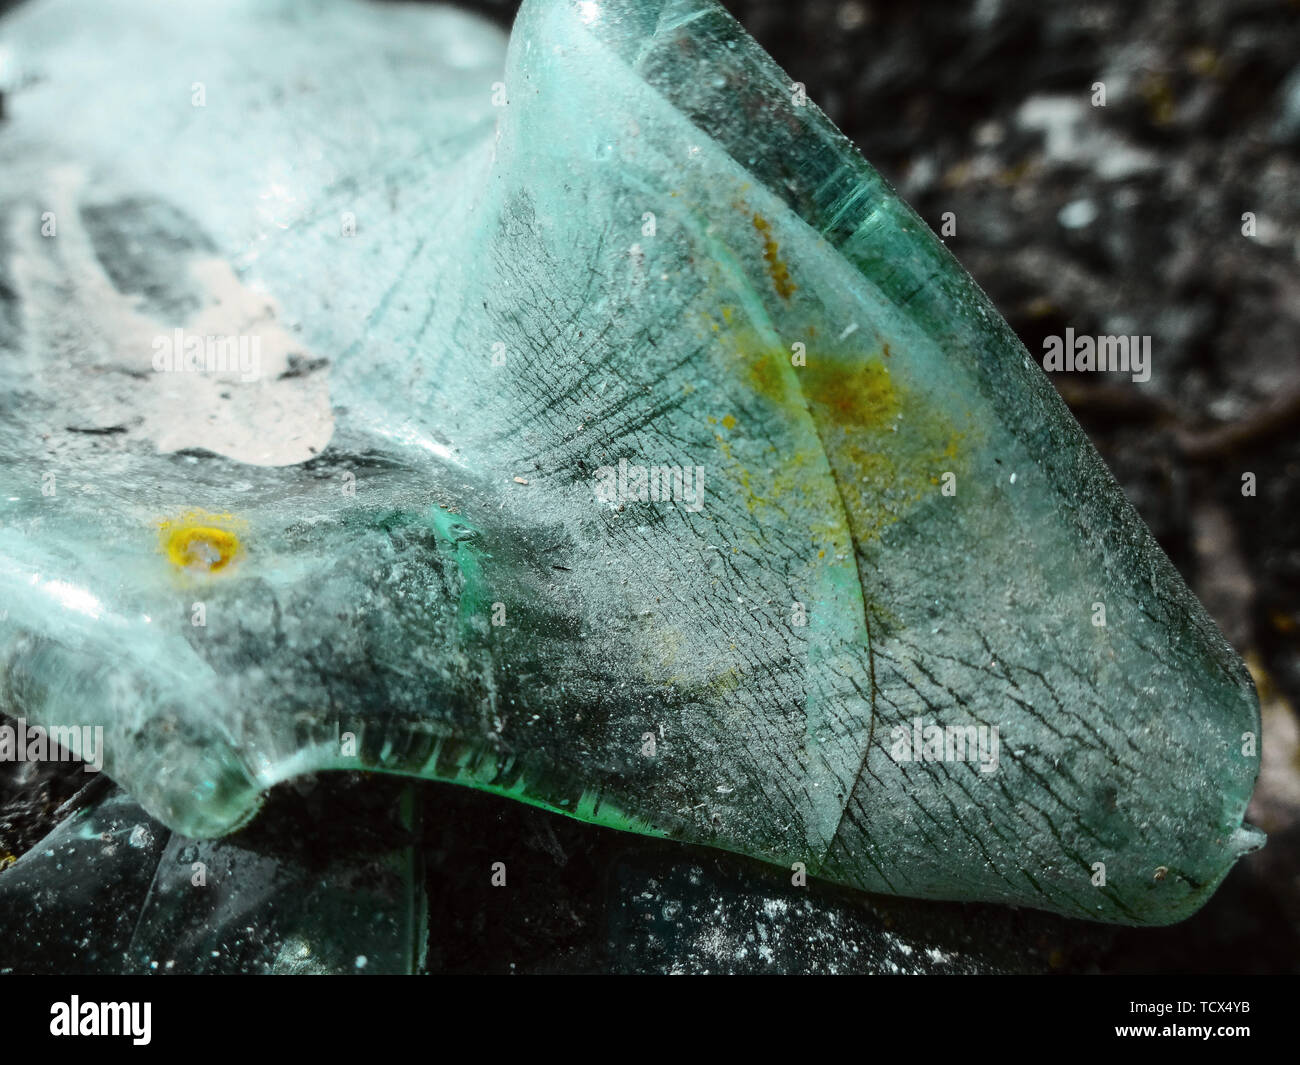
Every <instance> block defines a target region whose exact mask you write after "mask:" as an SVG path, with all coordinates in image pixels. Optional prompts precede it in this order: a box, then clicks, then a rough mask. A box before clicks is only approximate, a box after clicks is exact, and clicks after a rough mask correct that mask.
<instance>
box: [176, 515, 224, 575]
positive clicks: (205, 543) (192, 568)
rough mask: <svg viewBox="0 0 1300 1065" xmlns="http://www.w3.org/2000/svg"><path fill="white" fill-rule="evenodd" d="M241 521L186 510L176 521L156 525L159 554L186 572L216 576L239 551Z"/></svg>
mask: <svg viewBox="0 0 1300 1065" xmlns="http://www.w3.org/2000/svg"><path fill="white" fill-rule="evenodd" d="M243 527H244V522H242V521H240V520H239V519H237V518H235V517H234V516H233V515H230V514H211V513H208V512H207V511H204V510H189V511H186V512H185V513H184V514H182V515H181V516H180V517H179V518H169V519H166V520H164V521H160V522H159V523H158V529H159V534H160V535H159V542H160V546H161V548H162V551H163V554H165V555H166V556H167V558H168V559H170V560H171V563H172V565H174V566H176V567H177V568H178V569H183V570H185V571H187V572H189V573H197V574H208V573H219V572H221V571H222V570H224V569H226V568H227V567H228V566H229V565H230V564H231V563H232V562H234V561H235V559H236V558H238V557H239V555H240V553H241V551H242V550H243V547H242V544H241V543H240V539H239V532H240V530H241V529H242V528H243Z"/></svg>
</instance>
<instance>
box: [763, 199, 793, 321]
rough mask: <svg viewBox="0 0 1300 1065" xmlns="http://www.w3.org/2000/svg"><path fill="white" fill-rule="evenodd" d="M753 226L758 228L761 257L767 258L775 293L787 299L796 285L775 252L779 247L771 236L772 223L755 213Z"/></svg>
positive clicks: (768, 270) (787, 268)
mask: <svg viewBox="0 0 1300 1065" xmlns="http://www.w3.org/2000/svg"><path fill="white" fill-rule="evenodd" d="M754 228H755V229H756V230H758V235H759V236H760V237H762V238H763V258H764V259H766V260H767V272H768V274H770V275H771V278H772V284H773V285H774V286H775V287H776V294H777V295H778V296H780V297H781V298H782V299H783V300H788V299H789V298H790V297H791V296H792V295H794V290H795V287H796V286H795V283H794V282H793V281H791V280H790V269H789V267H787V266H786V265H785V263H784V262H783V261H782V260H781V257H780V256H779V255H778V254H777V253H778V252H779V251H780V248H779V247H778V245H777V243H776V241H775V240H774V239H773V238H772V224H771V223H770V222H769V221H768V220H767V219H766V218H764V217H763V216H762V215H761V214H756V215H754Z"/></svg>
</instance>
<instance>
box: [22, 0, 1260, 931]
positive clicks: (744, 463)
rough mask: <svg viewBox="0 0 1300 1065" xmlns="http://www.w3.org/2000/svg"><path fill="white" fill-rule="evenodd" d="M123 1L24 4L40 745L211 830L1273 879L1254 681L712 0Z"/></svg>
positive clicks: (1076, 439)
mask: <svg viewBox="0 0 1300 1065" xmlns="http://www.w3.org/2000/svg"><path fill="white" fill-rule="evenodd" d="M142 8H143V5H141V4H140V3H138V2H135V0H132V2H127V0H117V2H114V3H101V4H95V5H87V4H82V3H60V2H50V3H45V4H38V5H35V6H33V7H30V8H24V9H20V10H18V11H17V12H14V13H13V14H11V15H9V16H8V17H7V19H6V22H5V29H6V40H7V41H8V44H9V47H10V48H11V50H12V55H13V61H14V68H15V70H16V72H17V74H16V81H15V86H14V88H13V89H12V92H11V98H10V99H9V100H8V101H7V103H8V120H7V122H6V124H5V126H4V127H3V128H2V129H0V167H2V168H3V172H4V174H5V180H4V184H3V186H2V187H0V198H2V199H3V201H4V208H5V209H4V212H3V216H4V218H5V219H6V226H5V228H4V230H3V231H0V280H2V281H3V289H2V291H0V315H2V316H3V319H2V320H3V323H4V327H3V331H2V332H0V453H2V454H3V455H4V456H5V461H4V463H3V464H2V465H0V500H3V502H2V503H0V506H2V507H3V509H2V510H0V608H2V610H3V614H2V615H0V685H2V687H0V708H2V709H3V710H4V711H5V713H7V714H9V715H10V716H11V717H13V718H23V719H25V720H26V721H29V722H33V723H40V724H42V725H44V726H75V727H83V726H92V727H93V726H101V727H102V728H103V730H104V755H105V771H106V772H107V773H108V774H109V775H110V776H111V777H112V778H113V779H114V780H115V781H118V782H119V783H121V784H122V785H123V786H124V787H125V788H126V789H127V791H128V792H129V793H130V795H131V796H132V797H133V798H134V799H135V800H136V801H137V802H138V803H139V804H140V805H141V806H142V807H143V809H144V810H145V811H147V812H148V813H149V814H150V815H152V816H153V817H156V818H157V819H158V820H159V821H161V822H162V823H163V824H165V825H166V826H168V827H169V828H171V829H173V830H175V831H176V832H178V833H182V834H184V835H185V836H188V837H195V838H199V839H203V838H209V837H218V836H222V835H224V834H226V833H229V832H231V831H233V830H235V829H237V828H239V827H241V826H243V825H245V824H246V823H248V821H249V820H250V819H251V818H253V817H254V816H255V815H256V814H257V812H258V809H259V806H260V803H261V801H262V796H263V795H264V793H265V792H266V790H267V789H268V788H270V787H271V786H273V785H275V784H277V783H279V782H283V781H286V780H291V779H293V778H295V777H297V776H300V775H302V774H305V773H310V772H315V771H318V770H323V769H371V770H378V771H384V772H391V773H398V774H408V775H414V776H420V777H427V778H436V779H440V780H447V781H452V782H457V783H461V784H467V785H470V786H473V787H477V788H481V789H484V790H488V791H493V792H497V793H499V794H502V795H505V796H509V797H511V798H515V799H518V800H522V801H526V802H530V803H534V804H537V805H541V806H545V807H546V808H548V809H551V810H554V811H557V812H560V813H565V814H568V815H570V816H575V817H579V818H582V819H584V820H587V821H592V822H595V823H598V824H602V825H607V826H611V827H615V828H621V829H630V830H633V831H637V832H643V833H647V834H652V835H662V836H668V837H671V838H674V839H681V840H686V841H691V842H697V843H703V844H707V845H711V846H715V847H721V848H724V849H728V850H734V851H739V852H742V853H745V854H749V855H752V856H755V857H759V858H762V859H765V860H767V861H770V862H773V863H776V864H779V865H783V866H786V867H787V868H788V867H790V866H791V865H792V864H794V863H803V865H804V867H805V868H806V869H807V871H808V873H809V874H811V875H814V876H821V877H825V878H828V879H831V880H834V881H837V882H839V883H843V884H847V885H850V886H852V887H857V888H862V889H866V890H870V891H877V892H887V893H893V894H899V895H906V896H917V897H924V898H940V899H978V900H987V901H994V902H1008V903H1015V904H1020V905H1026V906H1032V907H1039V908H1044V909H1049V910H1053V911H1056V912H1059V913H1063V914H1067V915H1069V916H1078V917H1088V918H1093V919H1099V920H1106V921H1115V922H1121V923H1132V924H1163V923H1168V922H1171V921H1174V920H1178V919H1180V918H1182V917H1184V916H1186V915H1188V914H1189V913H1191V912H1192V911H1193V910H1195V908H1196V907H1197V906H1199V905H1200V904H1201V903H1202V902H1203V901H1204V900H1205V899H1206V898H1207V897H1208V895H1209V894H1210V892H1212V891H1213V889H1214V887H1215V886H1216V885H1217V884H1218V882H1219V881H1220V880H1221V879H1222V877H1223V876H1224V875H1225V874H1226V872H1227V870H1228V869H1229V868H1230V866H1231V864H1232V862H1233V861H1234V860H1235V858H1236V857H1238V856H1239V855H1240V854H1241V853H1243V852H1244V851H1245V850H1247V849H1249V848H1250V847H1252V846H1254V845H1256V844H1257V842H1258V836H1257V834H1256V833H1254V832H1253V830H1250V829H1248V828H1245V827H1243V826H1242V816H1243V813H1244V810H1245V806H1246V803H1247V800H1248V799H1249V796H1250V792H1251V789H1252V787H1253V783H1254V779H1255V776H1256V772H1257V758H1256V757H1255V755H1254V753H1253V748H1251V747H1249V745H1248V744H1247V743H1246V742H1245V737H1246V736H1247V735H1249V734H1253V735H1255V736H1258V730H1259V718H1258V706H1257V702H1256V698H1255V694H1254V690H1253V687H1252V684H1251V682H1250V679H1249V677H1248V675H1247V673H1246V671H1245V669H1244V667H1243V666H1242V664H1241V662H1240V661H1239V659H1238V658H1237V657H1236V655H1235V653H1234V652H1233V651H1232V650H1231V648H1230V647H1229V646H1228V645H1227V643H1226V642H1225V641H1224V640H1223V638H1222V637H1221V636H1220V634H1219V633H1218V631H1217V630H1216V629H1215V627H1214V625H1213V623H1212V622H1211V621H1210V620H1209V618H1208V617H1207V616H1206V614H1205V612H1204V611H1203V609H1202V608H1201V606H1200V604H1199V603H1197V602H1196V600H1195V598H1194V597H1193V596H1192V595H1191V593H1190V592H1189V591H1188V590H1187V589H1186V587H1185V586H1184V584H1183V582H1182V580H1181V579H1180V578H1179V576H1178V575H1177V573H1176V572H1175V571H1174V569H1173V568H1172V566H1171V565H1170V564H1169V562H1168V560H1167V559H1166V558H1165V557H1164V555H1163V554H1162V553H1161V552H1160V550H1159V548H1158V547H1157V546H1156V544H1155V543H1154V541H1153V540H1152V538H1151V536H1150V534H1149V533H1148V532H1147V530H1146V528H1145V527H1144V526H1143V524H1142V523H1141V521H1140V519H1139V518H1138V517H1137V516H1136V514H1135V513H1134V511H1133V510H1132V508H1131V507H1130V505H1129V504H1128V503H1127V501H1126V500H1125V499H1124V498H1123V495H1122V493H1121V492H1120V490H1119V489H1118V487H1117V486H1116V485H1115V483H1114V481H1113V480H1112V478H1111V477H1110V475H1109V474H1108V473H1107V471H1106V470H1105V468H1104V466H1103V465H1102V463H1101V461H1100V459H1099V458H1098V457H1097V455H1096V453H1095V451H1094V450H1093V448H1092V447H1091V445H1090V444H1089V443H1088V442H1087V440H1086V439H1085V437H1084V435H1083V433H1082V431H1081V430H1080V429H1079V427H1078V426H1077V424H1076V423H1075V422H1074V420H1073V419H1072V418H1071V416H1070V415H1069V413H1068V412H1067V410H1066V409H1065V407H1064V406H1063V404H1062V403H1061V402H1060V400H1059V399H1058V398H1057V397H1056V395H1055V393H1054V392H1053V390H1052V388H1051V386H1050V384H1049V383H1048V381H1047V379H1046V378H1045V376H1044V375H1043V374H1042V372H1041V371H1040V370H1039V368H1038V367H1037V365H1036V364H1035V363H1034V362H1033V360H1032V359H1031V358H1030V357H1029V356H1028V355H1027V353H1026V352H1025V350H1024V349H1023V347H1022V346H1021V345H1020V343H1019V342H1018V341H1017V340H1016V338H1015V336H1014V334H1013V333H1012V332H1011V330H1010V329H1009V328H1008V327H1007V325H1006V324H1005V322H1003V320H1002V319H1001V318H1000V317H999V315H998V314H997V312H996V311H995V310H994V309H993V308H992V306H991V305H990V304H989V303H988V301H987V299H986V298H985V297H984V296H983V294H982V293H981V292H980V291H979V290H978V288H977V287H976V286H975V285H974V283H973V282H972V281H971V280H970V278H969V277H968V276H967V275H966V274H965V273H964V272H963V271H962V270H961V268H960V267H959V266H958V264H957V263H956V261H955V260H954V259H953V258H952V257H951V255H950V254H949V253H948V252H947V251H946V249H944V248H943V246H942V245H941V244H940V243H939V242H938V240H937V239H936V238H935V237H934V236H933V235H932V234H931V232H930V231H929V229H928V228H927V227H926V225H925V224H924V223H923V222H922V221H921V220H920V219H919V218H918V217H917V216H916V215H915V214H914V213H913V212H912V211H911V210H910V209H909V208H908V207H907V206H906V205H905V204H903V203H902V202H901V201H900V200H899V199H898V198H897V197H896V196H895V195H894V194H893V193H892V191H891V190H890V189H889V188H888V187H887V185H886V184H885V183H884V182H883V180H882V179H881V178H880V177H879V176H878V175H877V174H876V173H875V171H873V170H872V169H871V168H870V166H869V165H868V164H867V163H866V162H865V161H863V160H862V158H861V157H860V156H859V155H858V154H857V153H856V151H855V150H854V149H853V147H852V146H851V145H850V144H849V143H848V142H847V141H846V140H845V139H844V138H843V137H842V136H841V135H840V134H839V133H838V132H837V131H836V130H835V129H834V128H833V127H832V126H831V125H830V124H829V122H828V121H827V120H826V119H825V117H824V116H822V115H821V113H820V112H819V111H818V110H817V109H816V107H815V106H814V105H812V104H811V103H803V102H801V101H800V100H799V97H798V93H797V92H795V91H792V85H791V82H790V80H789V79H788V78H787V77H786V76H785V75H784V74H783V73H782V72H781V71H780V70H779V69H778V68H777V67H776V66H775V65H774V64H773V63H772V62H771V60H770V59H769V58H768V57H767V56H766V55H765V54H764V53H763V52H762V51H761V49H759V48H758V46H757V45H756V44H755V43H754V42H753V41H752V40H751V39H749V38H748V37H747V36H746V35H745V34H744V33H743V31H742V30H741V29H740V28H739V27H738V26H737V24H736V23H735V22H734V21H733V20H731V18H730V17H729V16H727V15H726V14H725V13H724V12H723V11H722V10H721V8H719V7H718V6H717V5H715V4H714V3H712V2H711V0H710V2H705V0H689V2H671V0H670V2H664V0H659V2H651V0H623V2H618V0H613V2H604V0H600V2H595V3H571V2H567V0H530V2H528V3H525V5H524V7H523V9H522V11H521V14H520V16H519V20H518V22H517V23H516V27H515V29H514V31H513V34H512V36H511V39H510V45H509V49H508V51H507V48H506V42H505V39H504V38H503V37H502V36H501V35H500V34H499V33H497V32H496V31H495V30H493V29H491V28H489V27H487V26H486V25H485V24H483V23H481V22H479V21H477V20H474V19H471V18H469V17H468V16H464V15H462V14H459V13H456V12H453V11H450V10H432V11H426V10H420V11H416V10H408V9H401V8H396V9H393V8H382V9H381V8H371V7H368V6H364V5H352V4H323V3H313V2H302V3H287V2H275V3H257V4H254V3H235V4H230V5H227V6H226V8H224V9H222V10H221V11H220V12H214V11H213V10H212V9H210V8H208V7H206V6H205V5H193V6H192V5H187V4H173V5H168V6H167V7H165V8H157V7H155V6H152V5H151V6H149V11H150V18H151V20H152V21H151V24H150V27H149V32H148V33H145V32H143V31H142V29H141V28H140V23H138V22H137V21H136V19H137V18H138V17H139V13H140V11H141V10H142ZM73 13H75V15H76V18H75V19H73V18H71V17H70V15H71V14H73ZM196 70H201V71H203V74H202V76H201V80H198V81H196V78H197V77H199V75H196V74H195V71H196ZM200 100H201V105H199V104H198V103H197V101H200ZM51 226H53V229H52V230H51V231H50V232H48V234H47V232H46V230H49V228H50V227H51ZM196 337H197V338H200V339H201V340H202V339H204V338H208V337H233V338H235V339H236V343H235V344H234V346H233V347H228V348H225V349H221V350H222V352H224V354H222V355H221V356H220V357H224V358H226V359H227V361H226V363H224V364H223V365H222V366H220V367H218V368H216V369H212V370H191V369H187V368H186V364H185V358H184V356H185V352H186V347H185V345H186V342H187V341H188V340H189V339H190V338H196ZM241 343H242V345H243V346H242V347H241V346H240V344H241ZM208 351H209V349H208V348H205V349H204V354H205V356H206V355H207V353H208ZM218 354H220V353H218ZM214 357H216V356H214ZM241 359H242V361H241ZM652 468H655V469H658V470H663V469H665V468H667V469H668V470H670V471H676V473H670V475H668V477H667V479H666V480H657V481H656V487H658V488H663V487H664V485H665V484H666V485H667V487H666V488H665V489H664V491H665V492H666V494H667V495H668V496H669V498H667V499H664V498H659V499H656V498H653V497H652V496H651V493H650V492H649V490H648V487H646V486H644V485H643V482H642V481H641V480H640V476H641V474H640V473H639V472H638V471H646V472H647V474H648V471H649V470H650V469H652ZM677 474H680V477H678V476H677ZM643 487H644V488H646V490H645V491H643ZM945 488H949V489H952V491H951V492H948V491H945ZM658 494H663V493H658ZM1097 603H1101V604H1103V605H1104V607H1105V618H1106V623H1105V625H1101V626H1099V625H1097V624H1095V618H1096V611H1095V604H1097ZM934 725H937V726H939V727H941V728H945V729H946V728H948V727H950V726H951V727H959V728H972V727H973V728H976V729H979V728H981V727H982V728H984V729H992V728H993V727H996V728H997V730H998V731H997V736H998V742H999V746H998V747H997V748H996V749H991V750H989V751H988V752H987V753H988V754H989V755H990V756H992V755H993V753H994V750H996V752H997V753H996V757H995V758H994V757H990V758H989V759H986V760H984V761H981V760H980V759H978V758H967V759H964V760H961V761H953V760H946V759H938V760H928V759H926V758H920V759H907V760H903V759H902V758H900V757H899V753H898V752H899V748H900V745H903V746H904V747H905V746H907V745H908V744H910V742H911V737H913V736H915V735H917V731H919V730H924V728H925V727H926V726H934ZM920 734H921V736H924V735H925V734H924V732H923V731H921V732H920ZM920 746H921V745H918V747H920ZM1248 751H1249V752H1250V753H1247V752H1248ZM1098 863H1102V864H1103V865H1104V867H1105V874H1106V875H1105V879H1104V883H1103V884H1098V883H1097V882H1096V879H1097V865H1098ZM6 875H8V874H6Z"/></svg>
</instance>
